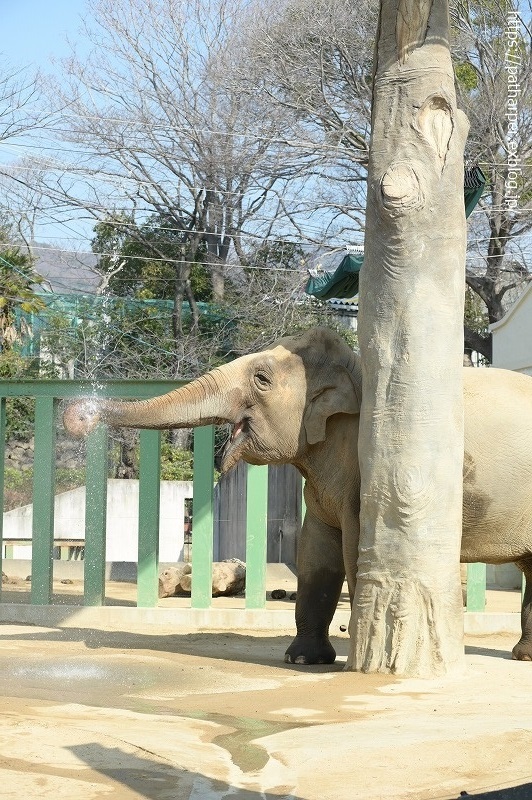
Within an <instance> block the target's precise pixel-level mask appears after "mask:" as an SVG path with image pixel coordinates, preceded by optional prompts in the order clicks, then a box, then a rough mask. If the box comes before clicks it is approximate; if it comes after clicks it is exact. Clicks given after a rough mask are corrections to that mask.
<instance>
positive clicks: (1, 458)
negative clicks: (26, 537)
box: [0, 397, 6, 595]
mask: <svg viewBox="0 0 532 800" xmlns="http://www.w3.org/2000/svg"><path fill="white" fill-rule="evenodd" d="M5 451H6V398H5V397H0V574H1V573H2V561H3V555H4V539H3V528H4V468H5ZM1 594H2V581H1V580H0V595H1Z"/></svg>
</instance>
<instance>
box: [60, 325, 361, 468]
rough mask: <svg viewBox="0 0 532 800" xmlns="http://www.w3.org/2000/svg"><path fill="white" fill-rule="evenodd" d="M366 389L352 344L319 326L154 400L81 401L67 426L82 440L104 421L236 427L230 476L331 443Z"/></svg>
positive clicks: (229, 451) (68, 414) (226, 462)
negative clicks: (335, 425)
mask: <svg viewBox="0 0 532 800" xmlns="http://www.w3.org/2000/svg"><path fill="white" fill-rule="evenodd" d="M360 385H361V381H360V373H359V364H358V360H357V359H356V357H355V354H354V353H353V352H352V350H351V349H350V348H349V347H348V345H347V344H346V343H345V342H344V341H343V339H341V338H340V337H339V336H338V335H337V334H335V333H334V332H332V331H330V330H328V329H327V328H314V329H311V330H308V331H306V332H304V333H302V334H300V335H297V336H290V337H286V338H283V339H279V340H278V341H277V342H275V343H274V344H273V345H272V346H271V347H269V348H268V349H266V350H262V351H260V352H258V353H253V354H251V355H247V356H242V357H241V358H238V359H236V360H235V361H232V362H231V363H229V364H224V365H223V366H221V367H217V368H216V369H213V370H212V371H211V372H208V373H206V374H205V375H203V376H202V377H200V378H198V379H197V380H194V381H192V382H191V383H189V384H187V385H186V386H184V387H182V388H180V389H176V390H174V391H172V392H169V393H168V394H165V395H162V396H160V397H156V398H153V399H151V400H145V401H133V402H131V401H126V402H120V401H114V400H99V399H95V398H91V399H84V400H78V401H76V402H74V403H72V404H71V405H69V406H68V407H67V408H66V410H65V413H64V423H65V427H66V429H67V431H69V433H71V434H72V435H75V436H82V435H84V434H87V433H88V432H89V431H90V430H91V429H92V428H94V427H95V426H96V425H97V424H98V423H99V422H100V421H102V422H105V423H107V424H109V425H112V426H116V427H129V428H153V429H156V430H163V429H168V428H193V427H197V426H200V425H209V424H225V423H229V424H230V425H232V426H233V430H232V434H231V438H230V441H229V442H228V445H227V447H226V451H225V454H224V458H223V462H222V471H224V472H226V471H227V470H228V469H230V468H231V467H232V466H234V464H236V463H237V461H239V460H240V459H243V460H244V461H247V462H248V463H249V464H275V463H294V462H295V461H296V460H297V458H298V457H300V456H301V455H302V454H303V453H305V452H306V450H307V449H308V447H309V446H312V445H314V444H316V443H318V442H320V441H323V440H324V439H325V428H326V424H327V420H328V418H329V417H331V416H332V415H334V414H357V413H358V412H359V401H360Z"/></svg>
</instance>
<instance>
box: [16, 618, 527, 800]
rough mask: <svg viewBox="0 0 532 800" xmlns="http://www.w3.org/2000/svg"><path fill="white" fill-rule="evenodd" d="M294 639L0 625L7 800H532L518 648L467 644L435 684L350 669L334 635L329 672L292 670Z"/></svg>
mask: <svg viewBox="0 0 532 800" xmlns="http://www.w3.org/2000/svg"><path fill="white" fill-rule="evenodd" d="M290 641H291V631H290V632H289V631H287V632H286V633H283V632H275V633H274V632H272V633H270V634H268V633H265V634H263V635H254V636H244V635H238V634H236V633H198V632H190V633H183V634H179V635H175V634H164V635H163V634H158V633H157V632H156V631H154V630H153V629H150V630H149V631H146V630H145V631H142V630H134V631H105V630H99V629H94V628H93V629H89V628H85V629H77V628H39V627H35V626H27V625H8V624H4V625H0V675H1V676H2V678H1V680H2V684H1V686H2V698H1V699H0V781H1V784H0V797H1V798H2V800H11V798H13V800H14V799H15V798H17V800H19V798H20V797H28V796H34V797H38V798H43V799H44V800H45V799H46V798H54V800H78V798H81V797H82V798H83V799H84V800H99V799H100V798H107V797H109V798H113V800H133V799H135V800H138V799H139V798H149V799H150V800H181V799H182V800H222V798H231V800H232V798H237V800H264V798H290V799H291V800H318V799H319V800H358V799H360V800H381V799H384V798H386V799H387V800H389V798H395V799H396V800H431V799H432V800H435V799H436V798H439V799H440V800H451V798H457V797H458V796H459V795H460V793H461V792H468V793H469V794H470V795H473V796H475V795H480V793H481V792H492V791H495V790H497V789H501V788H502V787H513V788H512V790H511V791H512V794H500V795H495V794H493V795H490V794H487V795H486V797H490V798H491V797H493V799H494V800H495V797H504V798H508V800H522V798H532V759H531V756H530V753H531V752H532V664H530V663H521V662H514V661H511V660H510V649H511V647H512V645H513V643H514V641H515V637H509V636H490V637H482V638H471V637H469V638H468V640H467V651H466V670H465V672H464V674H462V675H460V676H455V677H453V678H449V679H446V680H441V681H426V680H412V679H410V680H406V679H403V680H400V679H394V678H390V677H389V676H382V675H379V676H368V675H360V674H356V673H345V672H343V671H342V666H343V661H344V660H345V655H346V653H347V638H346V637H345V636H343V637H342V636H339V637H336V638H335V646H336V647H337V650H338V653H339V660H338V663H337V664H335V665H334V666H333V667H310V668H308V667H306V668H305V667H300V666H292V665H286V664H284V663H283V661H282V656H283V653H284V650H285V649H286V646H287V645H288V644H289V642H290ZM527 784H530V786H527ZM529 789H530V791H529ZM517 792H520V793H519V794H518V793H517ZM463 796H465V795H463Z"/></svg>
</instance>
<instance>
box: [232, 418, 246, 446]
mask: <svg viewBox="0 0 532 800" xmlns="http://www.w3.org/2000/svg"><path fill="white" fill-rule="evenodd" d="M243 430H244V421H243V420H242V421H241V422H237V423H236V425H234V426H233V430H232V432H231V440H230V441H231V442H234V441H235V439H236V438H237V436H239V434H241V433H242V431H243Z"/></svg>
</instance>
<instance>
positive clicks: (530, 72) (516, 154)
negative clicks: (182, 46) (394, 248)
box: [248, 0, 532, 359]
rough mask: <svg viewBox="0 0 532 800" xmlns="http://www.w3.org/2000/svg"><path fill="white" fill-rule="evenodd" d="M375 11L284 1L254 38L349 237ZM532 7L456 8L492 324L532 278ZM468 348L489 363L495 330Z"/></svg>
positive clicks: (481, 270)
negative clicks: (528, 16)
mask: <svg viewBox="0 0 532 800" xmlns="http://www.w3.org/2000/svg"><path fill="white" fill-rule="evenodd" d="M262 5H264V4H260V3H259V4H258V6H262ZM377 6H378V4H377V2H376V0H365V2H363V3H356V4H355V3H353V2H350V0H315V1H313V2H309V0H282V2H280V3H276V4H275V5H271V4H268V5H267V7H266V8H265V9H263V10H262V12H261V11H260V9H259V8H258V7H256V6H254V7H253V29H252V31H251V32H250V33H248V36H249V37H250V42H252V43H253V44H252V45H251V44H249V45H248V50H249V53H250V59H251V62H252V64H253V69H254V70H255V72H254V73H252V81H254V82H255V83H257V82H259V85H260V86H261V88H262V91H263V94H264V96H265V97H267V98H269V99H270V101H271V102H272V103H274V104H277V105H280V106H282V107H284V108H287V109H289V110H290V111H292V114H293V123H292V124H293V128H292V130H291V131H290V133H291V135H292V140H293V141H302V140H303V139H305V138H306V140H307V142H308V147H309V158H310V154H312V155H313V157H314V163H315V165H316V166H315V169H316V171H317V169H318V167H317V165H318V163H320V164H321V168H322V179H323V180H322V183H321V189H322V192H323V193H324V194H326V196H325V197H323V196H320V197H316V196H314V197H313V198H312V199H313V200H314V201H318V202H321V205H322V207H323V208H325V207H327V206H328V208H329V209H330V210H333V208H334V202H333V201H332V200H333V198H334V200H335V201H336V210H337V218H336V219H337V220H339V219H343V220H344V221H345V223H346V227H347V226H349V222H350V223H351V235H352V232H353V229H355V230H356V229H357V228H358V229H362V228H363V227H364V223H365V218H364V214H363V213H362V214H361V213H360V211H359V209H360V208H361V207H364V205H365V191H366V185H365V181H366V176H367V158H368V141H369V134H370V127H371V121H370V112H369V106H370V88H371V81H370V73H371V68H370V62H371V53H372V48H373V38H374V30H375V20H376V14H377ZM527 7H528V9H530V3H529V2H527V3H525V4H524V5H523V4H520V5H519V9H520V11H519V12H515V13H513V14H512V15H510V10H511V9H510V7H509V5H508V3H507V2H504V1H503V0H495V2H494V3H489V4H487V5H486V4H485V3H484V4H483V3H481V2H479V0H452V2H451V12H452V14H451V19H452V24H453V32H454V40H453V44H452V47H453V52H452V55H453V61H454V65H455V75H456V79H457V89H458V92H459V97H458V102H459V105H460V106H461V107H462V108H464V110H465V111H466V113H467V115H468V116H469V118H470V119H471V129H470V135H469V141H468V145H467V150H466V158H467V161H468V162H470V163H479V164H480V165H481V167H482V169H483V170H484V171H485V174H486V176H487V177H488V190H487V194H486V196H485V198H484V199H483V200H482V203H481V208H480V209H479V210H478V212H475V213H474V216H473V217H472V218H471V220H470V222H469V240H470V244H469V252H468V262H467V282H468V285H469V286H470V287H471V288H472V289H473V290H474V291H475V292H476V293H477V294H478V295H479V296H480V297H481V299H482V300H483V302H484V303H485V304H486V307H487V311H488V320H489V322H494V321H496V320H498V319H500V318H501V316H502V315H503V313H504V312H505V311H506V309H507V307H508V302H509V301H511V300H512V299H514V298H515V292H516V290H518V289H519V288H520V287H522V285H523V282H524V281H527V280H530V277H531V274H530V271H529V270H528V268H527V266H526V264H527V259H526V253H525V252H524V251H525V250H526V248H527V247H528V249H529V247H530V245H529V244H528V246H527V244H526V241H527V240H526V234H527V232H528V231H529V230H530V227H531V225H532V213H531V199H530V198H531V197H532V191H531V188H532V187H531V185H530V181H531V180H532V175H531V172H530V166H529V164H530V156H531V147H532V144H531V143H532V116H531V106H530V97H531V96H532V85H531V81H532V63H531V48H530V30H529V28H528V27H527V26H526V24H525V21H524V19H525V11H526V8H527ZM516 18H517V19H516ZM516 28H517V35H516V37H515V39H512V31H515V30H516ZM512 87H513V88H512ZM512 95H514V96H512ZM509 114H510V115H513V116H512V117H511V116H509ZM515 165H517V166H518V170H517V171H516V170H515V168H513V167H514V166H515ZM512 192H513V194H512ZM511 198H513V199H512V200H511V202H507V201H510V199H511ZM344 215H345V216H344ZM335 232H336V233H337V234H341V231H339V230H338V229H337V230H336V231H335ZM466 345H468V346H469V347H470V348H472V349H475V350H477V351H479V352H481V353H483V354H484V355H485V356H486V357H487V358H488V359H489V358H490V357H491V337H490V335H489V334H488V333H487V332H486V333H485V334H484V335H482V334H479V333H478V332H475V331H473V330H472V329H469V328H466Z"/></svg>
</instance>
